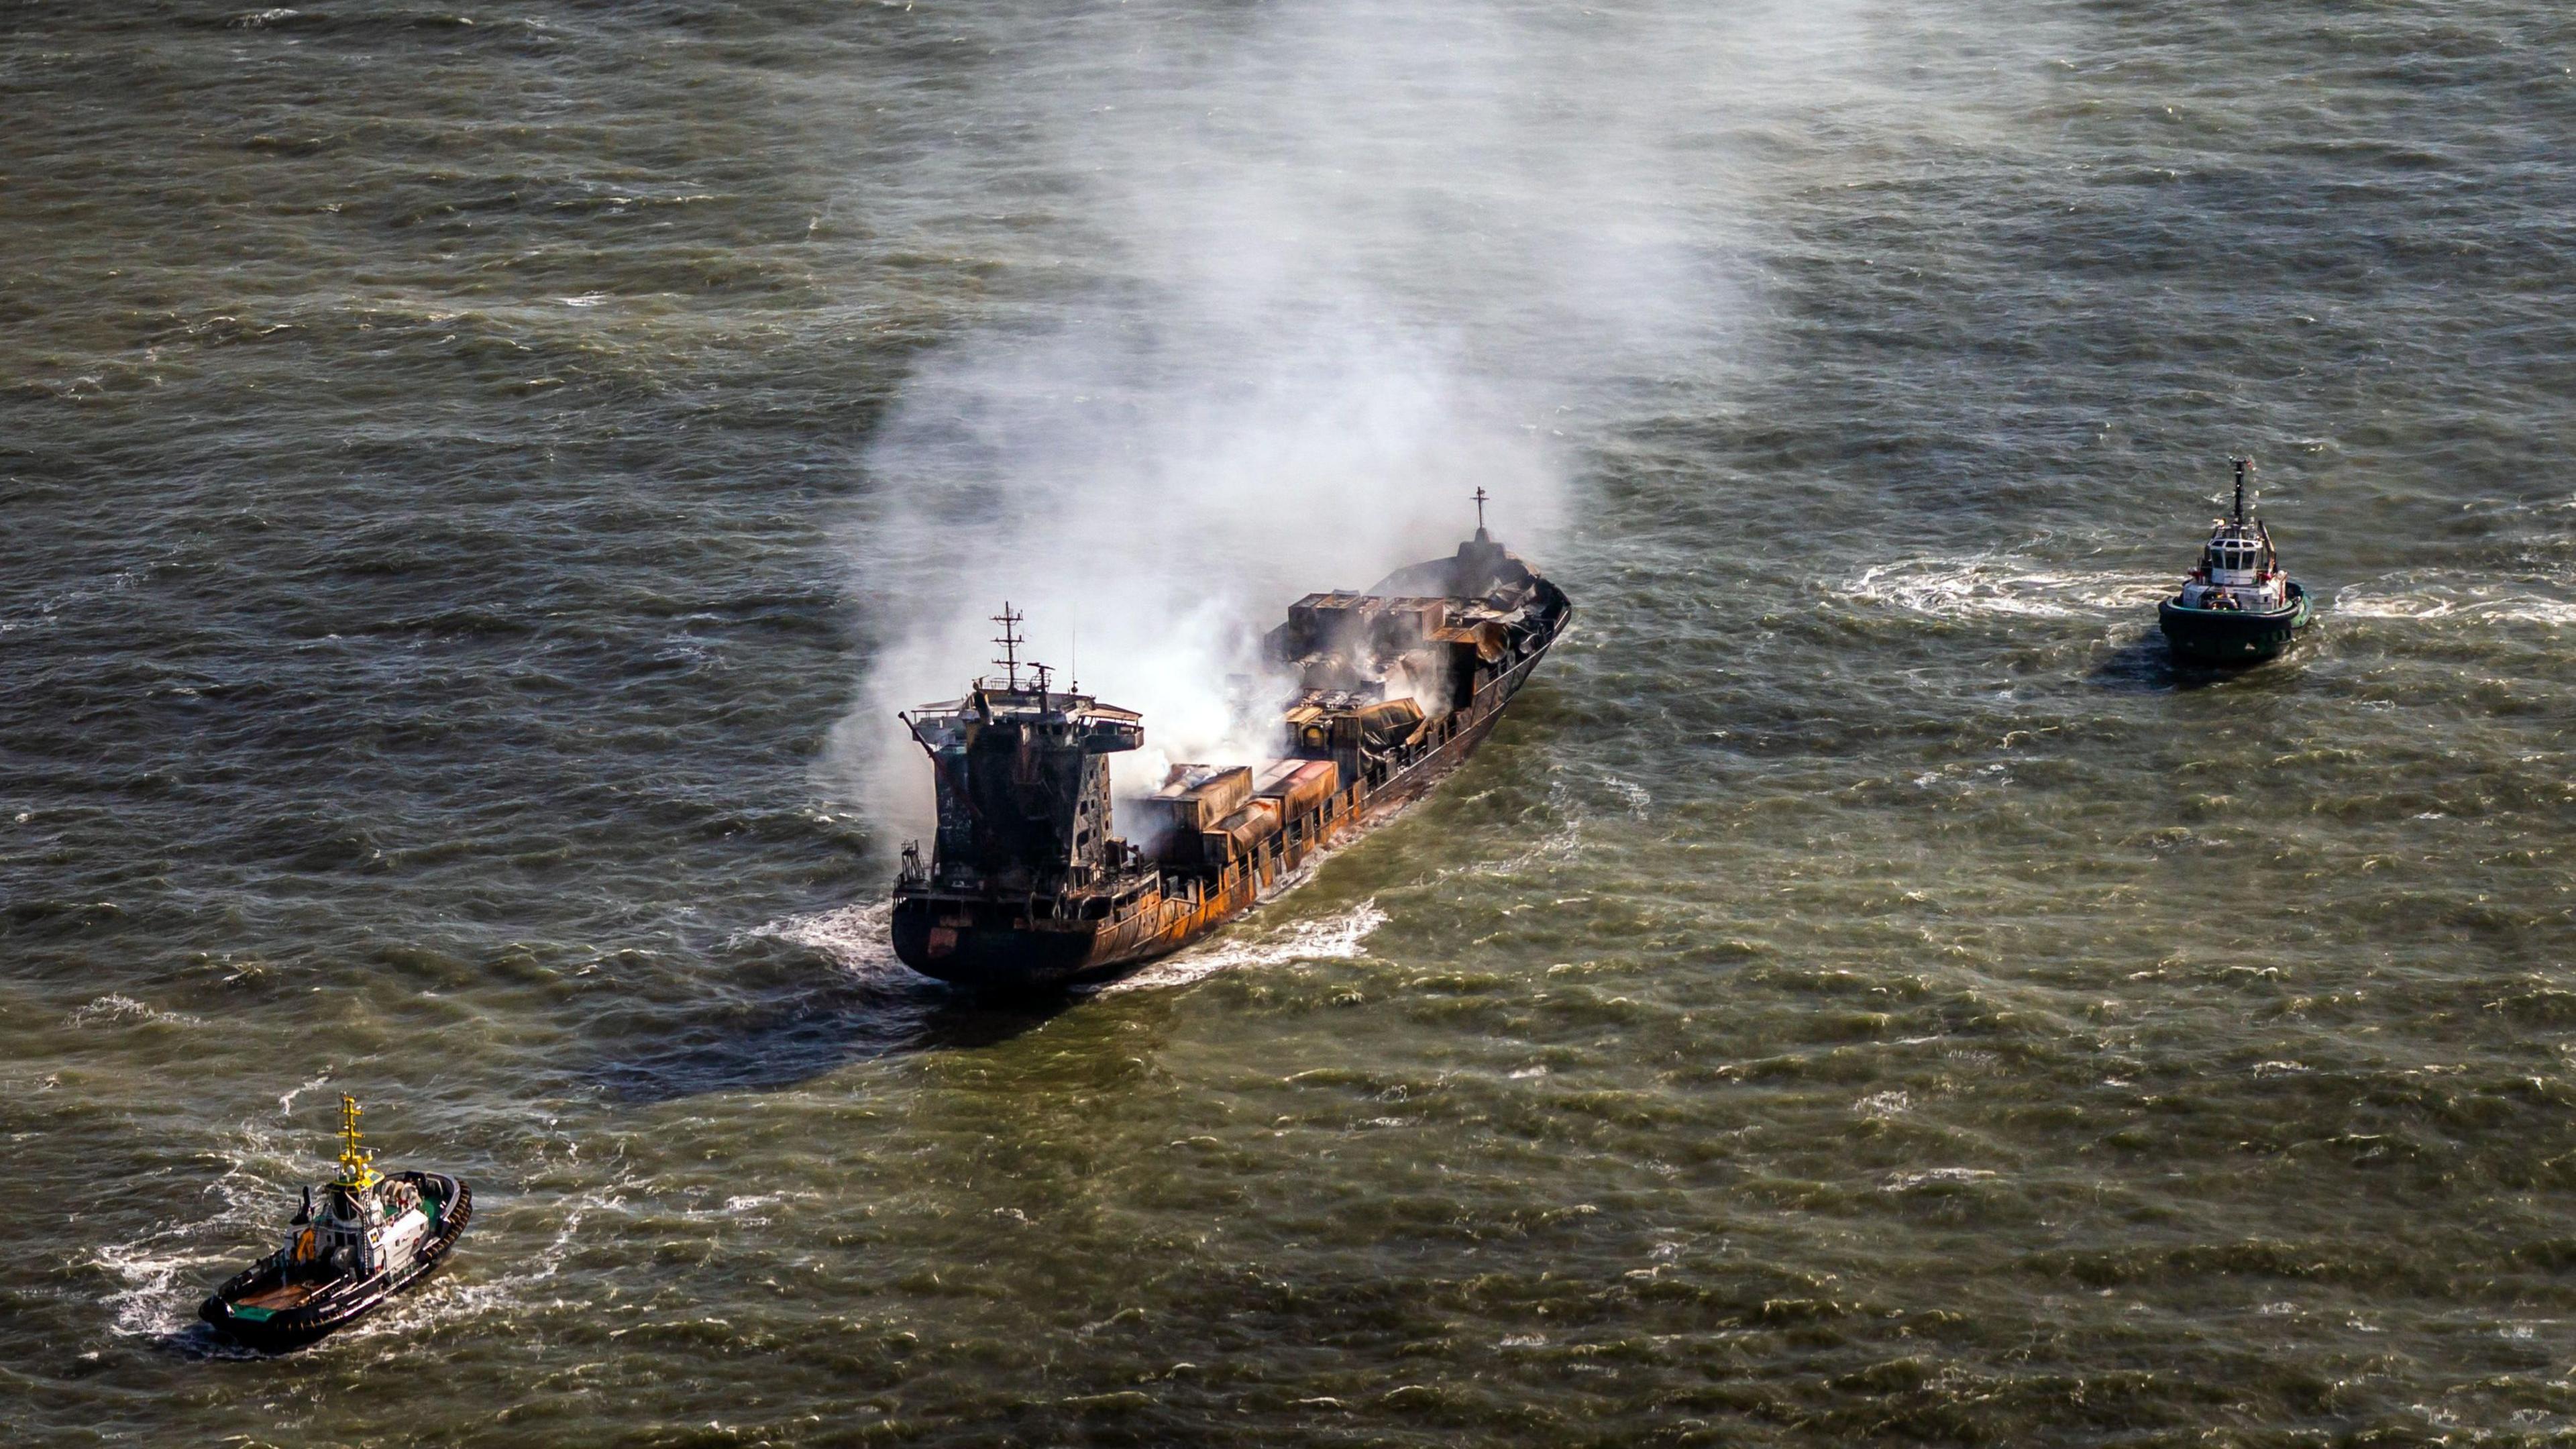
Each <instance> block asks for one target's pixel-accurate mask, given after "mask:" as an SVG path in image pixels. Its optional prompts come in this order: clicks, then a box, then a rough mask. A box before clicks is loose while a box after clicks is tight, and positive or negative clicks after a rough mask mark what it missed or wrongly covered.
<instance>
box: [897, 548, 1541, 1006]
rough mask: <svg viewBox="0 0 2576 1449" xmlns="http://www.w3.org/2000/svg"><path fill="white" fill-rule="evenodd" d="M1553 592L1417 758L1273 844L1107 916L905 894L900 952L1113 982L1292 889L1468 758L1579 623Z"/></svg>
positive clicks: (901, 894)
mask: <svg viewBox="0 0 2576 1449" xmlns="http://www.w3.org/2000/svg"><path fill="white" fill-rule="evenodd" d="M1554 597H1555V598H1556V601H1557V606H1556V609H1555V611H1554V613H1553V615H1552V617H1550V618H1549V619H1548V621H1547V627H1546V629H1545V632H1544V633H1543V635H1541V636H1540V637H1539V638H1537V639H1536V640H1535V642H1534V644H1533V645H1532V647H1531V648H1529V649H1528V651H1527V652H1526V653H1525V654H1524V656H1523V657H1522V658H1520V659H1519V660H1518V661H1517V662H1516V663H1515V664H1514V665H1513V666H1512V667H1511V668H1509V669H1508V670H1506V671H1504V672H1502V673H1501V674H1499V675H1497V676H1496V677H1495V678H1493V679H1492V680H1490V681H1489V682H1487V683H1485V684H1484V685H1483V686H1481V687H1480V688H1478V689H1477V690H1476V691H1475V694H1474V697H1473V698H1472V700H1471V701H1470V702H1469V703H1468V704H1467V706H1466V707H1465V708H1462V709H1459V710H1456V711H1453V712H1452V713H1450V714H1448V715H1446V716H1444V717H1443V718H1442V719H1440V720H1438V721H1436V722H1432V723H1430V724H1429V725H1428V726H1426V728H1427V730H1428V737H1426V738H1425V739H1424V740H1423V741H1422V742H1421V748H1420V750H1419V752H1418V753H1417V754H1416V756H1415V757H1414V758H1411V759H1409V760H1407V761H1406V762H1405V763H1404V764H1403V766H1402V767H1401V768H1400V769H1397V770H1394V771H1393V772H1392V773H1390V774H1388V775H1387V776H1386V777H1385V778H1384V779H1382V780H1381V781H1379V782H1378V783H1377V784H1375V785H1374V786H1371V785H1368V784H1366V783H1362V784H1356V785H1352V786H1350V787H1348V788H1346V789H1342V790H1339V791H1337V792H1335V793H1334V794H1333V796H1332V797H1331V798H1330V800H1329V801H1327V802H1326V803H1325V804H1324V805H1323V806H1322V807H1320V808H1318V809H1316V810H1315V811H1313V812H1312V813H1310V814H1308V815H1307V816H1305V817H1303V818H1301V819H1298V820H1295V821H1291V822H1288V824H1287V826H1286V828H1285V829H1283V830H1282V831H1281V832H1280V835H1279V837H1278V840H1277V842H1276V845H1275V847H1274V848H1265V849H1262V850H1259V851H1257V852H1256V853H1254V854H1253V855H1252V856H1251V857H1250V858H1248V859H1246V860H1245V861H1243V862H1242V863H1240V864H1238V865H1234V866H1231V867H1228V868H1227V869H1225V870H1224V871H1222V872H1221V873H1218V874H1215V875H1214V876H1212V877H1210V878H1208V879H1206V880H1204V881H1199V880H1186V879H1176V878H1166V881H1165V885H1164V888H1161V889H1157V890H1154V891H1152V892H1151V893H1149V894H1148V895H1147V896H1146V897H1145V898H1143V899H1141V900H1139V901H1136V902H1135V903H1133V904H1132V905H1129V906H1126V907H1124V908H1122V909H1120V910H1118V911H1116V912H1114V913H1113V914H1112V915H1111V916H1110V917H1109V918H1107V919H1100V920H1086V919H1080V918H1078V917H1077V918H1066V917H1065V916H1063V915H1062V914H1060V908H1059V907H1058V906H1057V903H1056V902H1055V901H1053V900H1050V899H1047V898H1044V897H1038V896H1034V895H1023V896H1020V897H1017V898H996V897H994V896H992V895H989V894H980V893H974V894H970V893H953V894H944V893H941V892H938V891H936V890H919V889H916V890H910V891H903V890H899V891H898V893H897V895H896V899H895V902H894V908H893V932H892V935H893V946H894V950H895V954H896V955H897V956H898V957H899V958H901V959H902V960H903V962H904V963H905V964H906V965H908V966H910V967H912V968H913V969H914V970H916V971H919V972H921V973H922V974H923V975H926V976H931V977H935V978H937V979H939V980H942V981H946V982H949V983H951V984H953V985H956V986H959V987H963V988H965V989H967V990H970V991H974V992H978V993H982V994H1016V993H1032V992H1043V991H1047V990H1054V989H1063V988H1068V987H1075V986H1081V985H1085V984H1089V983H1095V982H1100V981H1105V980H1110V979H1114V978H1115V977H1117V976H1119V975H1121V974H1123V973H1125V972H1127V971H1130V970H1133V969H1134V968H1136V967H1138V966H1140V965H1143V964H1144V963H1146V962H1149V961H1152V960H1154V959H1156V958H1158V957H1162V956H1167V955H1170V954H1171V953H1173V952H1175V951H1178V950H1181V949H1182V948H1184V947H1187V946H1189V945H1191V944H1192V943H1194V942H1196V941H1198V940H1200V939H1202V938H1203V937H1206V936H1207V935H1209V934H1211V933H1212V932H1214V931H1216V930H1218V929H1219V928H1221V927H1223V926H1224V925H1225V924H1227V923H1228V922H1230V921H1233V920H1234V919H1236V918H1237V917H1239V916H1242V915H1243V914H1245V913H1246V912H1248V911H1250V910H1252V909H1253V908H1254V907H1255V906H1258V905H1260V904H1262V903H1263V902H1265V901H1268V900H1270V899H1273V898H1274V897H1277V896H1279V895H1282V894H1285V893H1286V892H1287V891H1289V890H1291V889H1294V888H1295V887H1296V886H1297V885H1298V884H1300V883H1302V882H1303V880H1304V879H1305V876H1306V872H1307V867H1309V866H1310V865H1312V864H1313V863H1314V862H1315V860H1316V858H1317V857H1318V856H1320V855H1321V854H1323V853H1325V852H1328V851H1331V850H1335V849H1338V848H1340V847H1342V846H1345V845H1348V844H1350V843H1352V842H1353V841H1356V840H1357V839H1359V838H1360V837H1362V836H1364V835H1366V834H1368V833H1369V832H1370V831H1372V830H1374V829H1376V828H1377V827H1379V826H1381V825H1384V824H1386V823H1387V822H1388V821H1389V820H1391V819H1393V818H1394V817H1395V816H1396V815H1398V814H1400V813H1401V812H1402V811H1403V810H1404V809H1405V807H1407V806H1409V805H1411V804H1413V803H1414V802H1415V801H1418V800H1420V799H1421V798H1422V797H1423V796H1425V795H1426V794H1428V793H1430V792H1431V790H1432V789H1433V788H1435V787H1436V786H1438V785H1439V784H1440V782H1441V781H1442V780H1444V779H1446V778H1447V777H1448V776H1449V775H1450V774H1451V773H1453V772H1454V771H1456V770H1457V769H1458V767H1459V766H1461V765H1463V764H1464V763H1466V761H1467V758H1468V757H1469V756H1470V755H1471V754H1473V753H1474V752H1475V750H1476V747H1477V746H1478V745H1480V744H1482V743H1484V740H1485V738H1486V736H1488V735H1489V734H1491V733H1492V732H1493V728H1494V726H1495V725H1496V724H1497V723H1498V722H1499V721H1500V720H1501V719H1502V715H1503V711H1504V710H1505V709H1506V708H1507V707H1508V706H1509V705H1510V703H1511V701H1512V698H1513V697H1514V696H1515V695H1517V694H1518V693H1519V692H1520V690H1521V688H1522V687H1523V686H1524V685H1526V684H1527V683H1528V682H1529V678H1530V675H1531V673H1532V671H1534V670H1535V669H1536V668H1537V667H1538V664H1539V661H1540V660H1541V659H1543V658H1545V657H1546V655H1547V653H1548V652H1549V650H1551V649H1552V648H1553V647H1554V646H1555V643H1556V641H1557V640H1558V639H1559V638H1561V637H1562V636H1563V633H1564V631H1565V629H1566V627H1567V626H1568V625H1569V624H1570V623H1571V622H1572V619H1573V608H1572V605H1571V604H1569V603H1566V602H1564V600H1563V597H1562V595H1555V596H1554ZM1175 886H1177V887H1180V888H1179V889H1177V890H1176V889H1172V887H1175Z"/></svg>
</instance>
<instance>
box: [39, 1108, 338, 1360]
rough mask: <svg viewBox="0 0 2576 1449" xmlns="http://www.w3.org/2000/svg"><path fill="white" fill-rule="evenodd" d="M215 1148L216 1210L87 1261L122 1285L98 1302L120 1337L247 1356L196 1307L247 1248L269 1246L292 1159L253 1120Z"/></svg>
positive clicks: (170, 1222)
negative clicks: (272, 1170)
mask: <svg viewBox="0 0 2576 1449" xmlns="http://www.w3.org/2000/svg"><path fill="white" fill-rule="evenodd" d="M217 1150H218V1151H219V1152H220V1153H221V1155H222V1156H223V1158H224V1171H223V1174H222V1175H221V1176H220V1177H217V1178H216V1179H215V1180H214V1181H213V1182H210V1183H208V1184H206V1186H205V1188H204V1190H203V1193H202V1195H203V1196H205V1197H210V1198H214V1199H216V1200H217V1201H218V1202H219V1203H220V1204H221V1206H219V1207H218V1208H217V1209H216V1210H215V1211H214V1212H213V1213H212V1214H210V1215H208V1216H206V1217H203V1218H172V1219H164V1220H162V1221H160V1222H157V1223H154V1224H153V1225H152V1227H151V1228H150V1229H149V1230H148V1231H146V1232H144V1233H143V1234H142V1235H140V1236H138V1237H135V1238H133V1239H130V1240H128V1241H126V1242H122V1243H111V1244H106V1245H103V1246H101V1247H98V1248H96V1249H94V1250H92V1251H91V1253H90V1255H89V1257H88V1259H87V1260H86V1266H88V1267H90V1268H93V1269H95V1270H97V1271H99V1272H101V1273H103V1274H105V1275H107V1276H108V1277H109V1278H110V1279H111V1280H113V1281H114V1282H116V1283H118V1284H121V1285H122V1286H121V1287H118V1288H116V1289H115V1290H114V1291H111V1292H108V1293H106V1294H104V1295H102V1297H101V1300H100V1301H101V1302H103V1303H105V1304H106V1306H107V1310H108V1326H109V1330H110V1331H111V1332H113V1333H115V1334H116V1335H117V1336H118V1337H120V1338H148V1339H152V1340H155V1341H157V1342H160V1343H162V1344H165V1345H168V1346H170V1347H174V1348H183V1349H185V1350H187V1351H188V1352H191V1353H200V1354H206V1355H217V1356H221V1355H234V1354H239V1355H245V1356H246V1355H249V1354H250V1352H251V1351H250V1350H248V1349H242V1348H237V1347H235V1346H234V1345H232V1344H229V1343H226V1342H225V1341H224V1340H222V1339H220V1338H218V1337H216V1336H215V1335H213V1334H212V1333H210V1332H207V1331H206V1330H205V1329H204V1328H203V1327H202V1326H201V1325H200V1324H199V1323H198V1322H197V1305H198V1303H199V1302H201V1301H203V1299H204V1297H205V1295H206V1292H207V1290H209V1289H211V1288H212V1287H214V1285H215V1284H216V1283H217V1282H219V1281H221V1280H222V1279H225V1278H228V1277H230V1276H232V1273H233V1272H234V1270H235V1269H237V1268H239V1267H241V1265H242V1261H246V1259H247V1256H248V1255H249V1254H251V1253H253V1252H256V1251H265V1247H264V1245H261V1242H260V1240H261V1239H262V1238H263V1237H265V1236H266V1235H267V1232H268V1229H269V1227H270V1225H271V1224H272V1222H274V1221H275V1220H276V1219H278V1218H279V1217H280V1216H282V1214H281V1212H280V1205H281V1204H283V1203H284V1202H285V1201H286V1198H285V1195H284V1193H283V1190H282V1189H280V1188H278V1187H277V1186H276V1185H275V1183H276V1182H277V1181H282V1180H284V1178H285V1177H286V1176H287V1175H288V1174H289V1172H290V1170H291V1163H290V1162H288V1160H287V1158H286V1155H285V1154H284V1153H282V1152H281V1151H279V1150H278V1148H277V1146H276V1144H275V1143H274V1142H273V1141H271V1140H269V1139H267V1138H264V1137H263V1136H262V1135H261V1134H260V1132H259V1131H258V1130H257V1129H256V1128H254V1127H252V1126H250V1125H249V1124H244V1125H243V1126H242V1127H241V1128H240V1129H239V1131H238V1134H237V1140H236V1142H235V1144H234V1145H232V1146H230V1147H226V1148H218V1149H217ZM263 1161H266V1162H268V1163H269V1164H270V1165H273V1166H275V1167H276V1168H277V1169H278V1172H277V1176H276V1177H275V1178H271V1177H269V1176H266V1175H263V1174H262V1173H261V1172H260V1171H259V1170H258V1167H259V1165H260V1164H261V1163H262V1162H263Z"/></svg>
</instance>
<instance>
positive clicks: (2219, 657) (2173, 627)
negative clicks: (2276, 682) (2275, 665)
mask: <svg viewBox="0 0 2576 1449" xmlns="http://www.w3.org/2000/svg"><path fill="white" fill-rule="evenodd" d="M2289 595H2290V607H2289V608H2286V609H2283V610H2280V611H2279V612H2277V613H2270V614H2254V613H2246V612H2243V611H2240V610H2229V609H2186V608H2184V607H2182V606H2181V605H2179V604H2176V603H2175V602H2174V601H2173V600H2171V599H2167V600H2165V601H2163V602H2162V603H2160V604H2158V605H2157V606H2156V623H2157V626H2158V627H2159V628H2161V629H2162V630H2163V631H2164V636H2165V643H2166V645H2167V646H2168V647H2170V648H2171V649H2172V650H2173V653H2174V657H2175V658H2177V659H2181V660H2184V661H2186V662H2189V663H2192V664H2214V665H2237V664H2260V663H2262V662H2263V661H2264V660H2267V659H2271V658H2274V657H2276V656H2278V655H2279V654H2280V653H2281V652H2282V651H2283V650H2285V649H2287V648H2289V647H2290V646H2291V645H2292V644H2294V643H2296V642H2298V638H2299V636H2300V635H2301V634H2303V633H2305V632H2306V631H2307V630H2308V629H2309V627H2310V626H2312V625H2314V624H2315V623H2316V614H2315V612H2314V610H2312V609H2311V608H2310V607H2309V604H2308V594H2307V590H2305V589H2303V588H2301V587H2300V586H2299V585H2297V584H2292V585H2290V587H2289Z"/></svg>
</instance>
